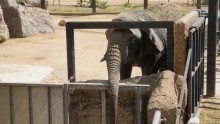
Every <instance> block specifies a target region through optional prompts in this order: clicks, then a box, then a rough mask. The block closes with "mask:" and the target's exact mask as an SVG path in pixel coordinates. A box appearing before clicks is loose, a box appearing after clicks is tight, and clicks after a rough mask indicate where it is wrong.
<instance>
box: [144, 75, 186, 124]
mask: <svg viewBox="0 0 220 124" xmlns="http://www.w3.org/2000/svg"><path fill="white" fill-rule="evenodd" d="M182 82H183V77H182V76H181V75H178V74H175V73H173V72H171V71H164V72H162V73H160V74H159V75H158V80H157V81H156V82H155V84H156V86H154V87H153V88H152V90H153V91H152V94H151V96H150V99H149V102H148V106H147V123H148V124H151V123H152V121H153V117H154V112H155V110H160V111H161V116H162V118H166V122H167V123H168V124H175V121H176V114H177V105H178V102H179V101H178V100H179V96H180V93H181V88H182ZM184 96H185V97H184V98H183V104H182V115H181V117H180V118H181V120H180V123H183V120H184V119H183V118H184V116H183V115H184V114H185V113H184V111H185V108H186V105H187V97H186V96H187V94H186V93H185V95H184Z"/></svg>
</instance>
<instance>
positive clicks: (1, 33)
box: [0, 7, 9, 42]
mask: <svg viewBox="0 0 220 124" xmlns="http://www.w3.org/2000/svg"><path fill="white" fill-rule="evenodd" d="M0 29H1V30H0V42H3V41H5V40H7V39H9V31H8V27H7V25H6V24H5V21H4V16H3V11H2V8H1V7H0Z"/></svg>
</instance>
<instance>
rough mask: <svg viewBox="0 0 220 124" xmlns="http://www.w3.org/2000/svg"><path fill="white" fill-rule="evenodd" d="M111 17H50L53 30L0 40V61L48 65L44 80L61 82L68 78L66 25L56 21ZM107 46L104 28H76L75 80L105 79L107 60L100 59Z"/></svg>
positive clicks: (109, 16) (108, 16)
mask: <svg viewBox="0 0 220 124" xmlns="http://www.w3.org/2000/svg"><path fill="white" fill-rule="evenodd" d="M114 16H115V15H92V16H52V18H53V20H54V28H55V31H54V32H53V33H48V34H38V35H34V36H30V37H26V38H14V39H9V40H7V41H6V42H4V43H1V44H0V49H1V51H0V58H1V63H2V64H6V63H8V64H9V63H10V64H28V65H40V66H50V67H52V68H53V69H54V71H53V72H52V74H51V75H50V76H49V78H48V80H47V81H46V82H51V83H63V82H65V81H67V57H66V31H65V27H60V26H58V22H59V21H60V20H62V19H64V20H66V21H109V20H111V18H113V17H114ZM106 45H107V40H106V38H105V30H104V29H103V30H102V29H93V30H92V29H88V30H86V29H84V30H75V50H76V80H87V79H107V70H106V63H105V62H100V60H101V59H102V57H103V55H104V53H105V51H106ZM137 73H138V71H137Z"/></svg>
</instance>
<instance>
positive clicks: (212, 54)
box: [206, 0, 218, 97]
mask: <svg viewBox="0 0 220 124" xmlns="http://www.w3.org/2000/svg"><path fill="white" fill-rule="evenodd" d="M208 10H209V13H208V18H209V19H208V50H207V91H206V95H207V96H208V97H214V96H215V83H216V81H215V78H216V72H215V69H216V41H217V40H216V28H217V27H216V26H217V21H216V19H217V10H218V0H209V8H208Z"/></svg>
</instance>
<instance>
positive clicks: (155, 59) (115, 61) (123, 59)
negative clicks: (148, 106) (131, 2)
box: [101, 11, 167, 124]
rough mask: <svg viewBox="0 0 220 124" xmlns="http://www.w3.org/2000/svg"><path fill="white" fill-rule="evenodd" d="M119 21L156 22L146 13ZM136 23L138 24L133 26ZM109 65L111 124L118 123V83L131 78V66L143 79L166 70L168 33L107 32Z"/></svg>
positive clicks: (127, 15)
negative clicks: (137, 67)
mask: <svg viewBox="0 0 220 124" xmlns="http://www.w3.org/2000/svg"><path fill="white" fill-rule="evenodd" d="M117 21H157V19H156V18H154V17H153V16H151V15H150V14H148V13H147V12H142V11H139V12H130V13H123V14H120V15H119V16H117V17H116V18H113V19H112V22H117ZM134 23H135V22H134ZM105 35H106V38H107V40H108V45H107V50H106V53H105V55H104V57H103V58H102V59H101V62H102V61H106V65H107V71H108V81H109V91H110V107H111V115H110V120H111V122H110V123H111V124H116V123H117V104H118V90H119V80H122V79H125V78H130V76H131V72H132V66H139V67H140V68H141V71H142V75H149V74H153V73H157V72H158V70H159V69H161V68H165V66H166V42H167V32H166V30H165V29H162V28H160V29H159V28H154V29H153V28H139V29H117V28H115V29H107V30H106V32H105Z"/></svg>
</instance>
